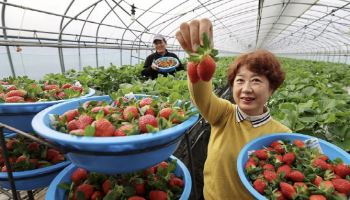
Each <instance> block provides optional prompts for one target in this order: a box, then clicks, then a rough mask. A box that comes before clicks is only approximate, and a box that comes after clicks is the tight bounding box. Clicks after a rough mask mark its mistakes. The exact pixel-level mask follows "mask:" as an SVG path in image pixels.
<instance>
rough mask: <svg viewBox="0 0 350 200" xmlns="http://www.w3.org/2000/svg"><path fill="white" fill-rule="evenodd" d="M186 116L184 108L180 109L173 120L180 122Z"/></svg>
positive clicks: (176, 122)
mask: <svg viewBox="0 0 350 200" xmlns="http://www.w3.org/2000/svg"><path fill="white" fill-rule="evenodd" d="M184 117H185V113H184V111H183V110H181V109H179V110H178V111H177V114H176V115H175V117H174V118H173V120H172V121H171V122H172V123H173V124H179V123H181V122H182V121H183V118H184Z"/></svg>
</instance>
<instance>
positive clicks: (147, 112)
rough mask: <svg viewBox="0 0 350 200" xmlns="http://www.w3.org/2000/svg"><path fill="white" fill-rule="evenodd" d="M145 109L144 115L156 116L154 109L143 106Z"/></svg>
mask: <svg viewBox="0 0 350 200" xmlns="http://www.w3.org/2000/svg"><path fill="white" fill-rule="evenodd" d="M144 107H145V108H147V110H146V111H145V113H144V115H153V116H156V112H155V111H154V109H153V108H152V107H151V106H149V105H146V106H144Z"/></svg>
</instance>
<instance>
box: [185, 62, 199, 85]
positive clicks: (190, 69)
mask: <svg viewBox="0 0 350 200" xmlns="http://www.w3.org/2000/svg"><path fill="white" fill-rule="evenodd" d="M197 68H198V65H197V64H195V63H193V62H188V63H187V74H188V78H189V79H190V81H191V83H197V82H198V81H199V80H200V78H199V76H198V73H197Z"/></svg>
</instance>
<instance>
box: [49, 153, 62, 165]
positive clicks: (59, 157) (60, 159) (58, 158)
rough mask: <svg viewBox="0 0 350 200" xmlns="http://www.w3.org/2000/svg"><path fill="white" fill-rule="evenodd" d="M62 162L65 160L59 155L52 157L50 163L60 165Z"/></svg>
mask: <svg viewBox="0 0 350 200" xmlns="http://www.w3.org/2000/svg"><path fill="white" fill-rule="evenodd" d="M64 160H65V159H64V156H63V155H62V154H59V155H56V156H54V157H53V158H52V160H51V162H52V163H54V164H55V163H60V162H62V161H64Z"/></svg>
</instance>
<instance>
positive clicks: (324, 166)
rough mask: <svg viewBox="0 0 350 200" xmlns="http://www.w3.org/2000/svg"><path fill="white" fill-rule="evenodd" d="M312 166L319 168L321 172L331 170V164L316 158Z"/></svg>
mask: <svg viewBox="0 0 350 200" xmlns="http://www.w3.org/2000/svg"><path fill="white" fill-rule="evenodd" d="M312 165H313V166H314V167H319V168H321V169H323V170H327V169H331V168H332V166H331V164H329V163H327V162H326V161H324V160H322V159H320V158H316V159H315V160H313V162H312Z"/></svg>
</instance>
